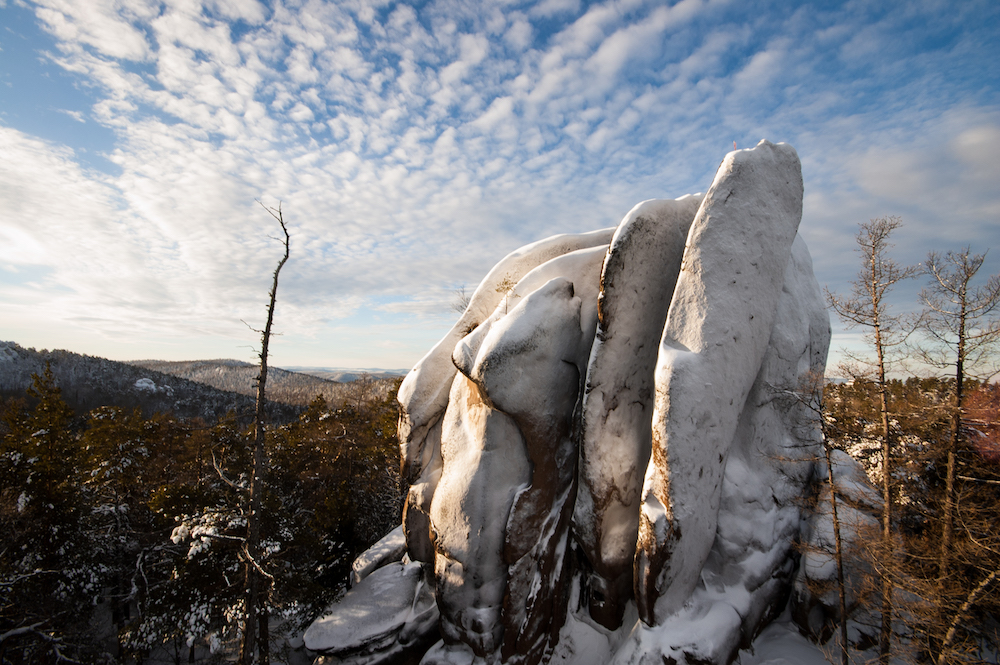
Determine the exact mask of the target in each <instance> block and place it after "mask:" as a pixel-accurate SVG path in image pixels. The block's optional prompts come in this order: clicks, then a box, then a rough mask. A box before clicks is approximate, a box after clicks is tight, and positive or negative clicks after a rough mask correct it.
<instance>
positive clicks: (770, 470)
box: [306, 141, 877, 665]
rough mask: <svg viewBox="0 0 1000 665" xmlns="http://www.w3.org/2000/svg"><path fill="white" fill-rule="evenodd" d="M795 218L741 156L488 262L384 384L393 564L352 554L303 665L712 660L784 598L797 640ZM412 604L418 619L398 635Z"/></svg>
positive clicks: (790, 186) (781, 187)
mask: <svg viewBox="0 0 1000 665" xmlns="http://www.w3.org/2000/svg"><path fill="white" fill-rule="evenodd" d="M801 206H802V177H801V170H800V166H799V161H798V156H797V155H796V153H795V150H794V149H792V148H791V147H789V146H786V145H783V144H777V145H774V144H771V143H768V142H766V141H762V142H761V143H760V144H758V145H757V146H756V147H755V148H753V149H752V150H744V151H737V152H733V153H730V154H729V155H727V156H726V158H725V160H724V161H723V163H722V166H721V167H720V169H719V172H718V174H717V175H716V178H715V181H714V183H713V184H712V187H711V189H710V190H709V191H708V193H707V194H706V195H705V196H704V197H703V198H702V197H700V195H699V196H689V197H682V198H680V199H676V200H666V201H646V202H644V203H641V204H639V205H638V206H636V207H635V208H633V210H632V211H631V212H630V213H629V214H628V215H626V217H625V218H624V219H623V221H622V223H621V224H620V225H619V227H618V228H617V230H610V229H608V230H603V231H598V232H594V233H590V234H580V235H574V236H557V237H555V238H550V239H548V240H543V241H540V242H538V243H534V244H532V245H528V246H527V247H525V248H522V249H520V250H517V251H516V252H514V253H512V254H510V255H508V256H507V257H506V258H504V259H503V260H502V261H501V262H500V263H499V264H498V265H497V266H496V267H495V268H493V270H491V271H490V273H489V274H488V275H487V277H486V278H485V279H484V280H483V282H482V283H481V284H480V285H479V288H477V290H476V292H475V294H474V295H473V297H472V301H471V302H470V304H469V306H468V308H467V309H466V311H465V312H464V313H463V315H462V317H461V318H460V319H459V321H458V322H457V323H456V324H455V326H454V327H453V328H452V330H451V331H450V332H449V333H448V335H447V336H446V337H445V339H443V340H442V341H441V342H440V343H439V344H438V345H437V346H435V347H434V349H432V350H431V352H430V353H428V355H427V356H425V357H424V358H423V359H422V360H421V361H420V362H419V363H418V364H417V366H416V367H415V368H414V369H413V371H411V372H410V374H409V375H408V376H407V377H406V379H405V380H404V382H403V385H402V387H401V388H400V392H399V395H400V397H399V400H400V404H401V406H402V409H403V415H402V417H401V422H400V450H401V456H402V463H403V470H404V475H405V477H406V480H407V481H408V482H410V483H411V487H410V492H409V495H408V497H407V501H406V506H405V510H404V518H403V531H402V534H403V536H404V538H405V542H406V550H407V553H408V557H403V562H408V561H410V560H412V561H414V562H415V563H412V564H410V563H397V562H392V563H387V562H389V561H390V560H392V559H397V558H399V557H400V556H402V552H401V547H400V545H399V535H398V534H396V535H393V536H392V537H391V538H390V541H391V543H392V546H391V547H390V546H389V545H388V543H382V544H379V545H377V546H376V547H375V548H374V549H373V550H372V551H371V552H369V553H366V554H365V555H362V557H360V558H359V560H358V561H359V563H358V564H357V566H358V570H359V571H361V572H359V573H358V577H359V578H360V581H358V583H357V585H356V586H355V587H354V589H352V591H351V592H349V593H348V595H347V596H346V597H345V598H344V600H343V601H342V602H341V603H340V604H338V605H335V606H334V607H332V608H330V610H329V612H328V613H327V615H326V616H325V617H324V618H323V619H321V620H320V622H317V624H314V628H315V627H316V626H319V625H321V622H325V623H322V625H323V626H326V627H325V628H322V629H320V628H317V631H318V632H314V633H311V634H312V635H313V637H312V638H310V637H309V635H310V633H307V640H306V641H307V646H308V645H309V644H312V645H313V646H310V648H316V647H317V646H319V645H321V643H322V645H325V651H324V652H325V653H333V652H334V651H333V646H332V645H333V644H334V642H335V641H337V640H344V643H347V642H350V643H351V644H354V645H356V647H355V651H354V652H352V653H355V654H381V653H390V652H391V653H393V654H396V655H399V654H403V655H405V660H406V661H407V662H410V661H414V662H415V661H416V660H417V659H419V658H420V654H423V656H422V659H421V660H420V662H421V663H423V665H457V664H459V663H463V664H464V663H468V664H471V663H482V664H494V663H501V662H502V663H517V664H525V665H535V664H536V663H584V664H586V663H595V664H596V663H602V664H603V663H617V664H619V665H625V664H629V665H633V664H635V665H638V664H640V663H663V662H671V663H677V664H681V663H689V664H693V663H700V664H701V663H716V664H720V665H721V664H723V663H729V662H732V661H733V659H734V658H736V656H737V653H738V652H739V649H740V648H742V647H746V646H748V645H750V644H751V643H752V642H753V640H754V638H755V637H757V636H758V635H761V634H762V633H761V631H762V630H764V629H765V627H766V626H767V625H768V624H769V623H770V622H771V621H773V620H774V619H775V617H777V616H778V615H779V614H781V612H782V610H783V609H785V608H786V601H787V600H788V598H789V597H790V596H791V603H790V615H791V616H793V617H795V619H796V620H797V621H798V622H799V623H800V624H801V625H802V627H803V629H805V630H807V631H812V632H813V634H815V635H820V634H821V633H822V632H823V631H824V630H825V628H824V627H825V626H826V625H827V624H828V622H829V621H830V614H829V605H828V602H827V600H828V599H827V598H826V597H825V596H823V597H819V596H816V594H815V593H814V592H813V588H815V585H813V584H812V582H814V581H820V582H822V581H823V580H827V579H829V577H828V575H829V564H830V561H829V555H828V553H827V552H818V553H816V554H815V555H814V554H804V555H802V559H803V561H804V564H803V566H802V567H800V568H799V567H798V566H797V564H798V560H799V554H798V553H797V552H796V550H795V549H794V547H793V544H794V543H795V542H798V541H809V542H811V543H813V544H815V545H817V546H819V547H821V548H825V549H826V550H827V551H828V550H829V542H828V541H829V534H830V530H829V527H830V524H829V518H828V512H829V511H828V510H827V509H826V508H825V507H824V506H826V505H828V504H829V500H828V499H827V500H826V501H825V503H824V500H823V499H822V497H823V492H822V485H823V484H824V478H826V477H827V472H826V469H825V467H824V466H822V465H819V464H817V461H816V460H818V459H820V458H821V457H822V454H821V453H822V440H821V437H820V430H819V427H818V413H817V412H816V411H815V409H814V408H813V406H812V405H814V404H815V399H814V398H815V392H814V391H815V390H817V389H818V388H819V387H821V386H822V373H823V369H824V365H825V362H826V353H827V349H828V346H829V340H830V327H829V318H828V315H827V313H826V310H825V308H824V305H823V300H822V297H821V294H820V291H819V287H818V285H817V283H816V280H815V278H814V276H813V270H812V263H811V260H810V257H809V252H808V250H807V249H806V246H805V243H804V242H803V241H802V240H801V238H799V237H798V235H797V228H798V224H799V220H800V216H801ZM853 470H854V467H852V466H851V465H850V462H849V461H848V460H844V459H841V458H840V457H837V458H836V459H835V461H834V477H835V479H836V480H837V481H838V482H840V483H841V484H840V491H841V492H842V493H844V495H845V497H850V499H849V501H850V502H851V504H852V505H851V506H850V510H855V512H856V513H857V519H858V520H861V521H863V520H864V515H865V511H866V510H870V509H871V507H872V506H873V505H874V503H873V501H874V502H877V494H873V493H872V492H870V491H869V489H870V488H867V483H866V481H865V479H864V476H863V474H859V473H854V472H853ZM841 481H842V482H841ZM818 486H819V489H818V490H817V487H818ZM817 495H818V496H820V498H821V500H820V502H819V506H818V507H817V508H816V509H815V510H812V511H811V512H806V509H805V507H804V506H805V505H806V501H804V498H805V497H807V496H817ZM828 495H829V492H827V496H828ZM838 496H840V494H838ZM839 506H840V504H838V507H839ZM850 510H848V509H845V515H846V514H850ZM852 518H853V516H852ZM824 557H826V558H824ZM380 566H381V567H380ZM370 571H374V572H370ZM366 573H367V577H365V576H364V575H365V574H366ZM793 589H794V593H792V591H793ZM431 593H433V599H434V600H435V602H436V608H437V611H439V613H440V617H438V614H434V616H433V625H432V622H431V618H430V615H429V614H427V613H426V612H425V613H422V614H421V615H420V616H422V617H424V618H425V619H426V621H421V622H417V623H419V625H420V626H421V629H422V630H424V631H425V632H419V631H415V630H410V631H409V632H407V630H408V629H406V628H405V626H408V625H410V624H411V623H412V620H411V619H407V618H405V617H409V616H411V615H412V614H413V612H414V611H415V610H413V609H412V608H414V607H416V606H418V605H420V603H422V602H423V599H426V598H427V597H429V596H430V594H431ZM352 594H353V595H352ZM376 596H378V597H381V598H382V599H383V600H382V602H381V604H379V603H376V602H374V600H373V599H374V598H375V597H376ZM376 606H378V609H377V610H376V609H374V608H375V607H376ZM420 607H423V605H420ZM359 608H360V609H359ZM365 608H368V609H365ZM407 608H411V609H407ZM815 608H819V609H818V610H815ZM814 610H815V611H814ZM408 613H409V614H408ZM786 616H788V615H786ZM408 622H410V623H408ZM359 624H364V625H363V626H362V625H359ZM390 625H391V626H404V628H401V629H398V633H397V632H393V631H396V630H397V628H390V627H389V626H390ZM349 626H354V628H349ZM435 627H436V629H435ZM312 630H313V628H310V631H312ZM351 630H355V631H358V632H357V633H352V632H351ZM337 631H339V632H337ZM418 632H419V634H420V635H421V636H426V641H422V638H421V639H420V640H417V639H415V638H414V637H413V635H416V634H417V633H418ZM786 632H787V631H786ZM318 634H322V635H324V636H325V637H324V638H323V639H324V640H325V641H322V640H319V639H318V638H317V637H316V636H317V635H318ZM404 634H406V635H407V636H408V637H407V639H406V640H404V639H403V637H402V635H404ZM394 635H399V637H394ZM763 635H766V636H768V638H767V639H768V640H771V637H770V636H771V635H772V633H763ZM330 636H333V637H330ZM437 637H440V639H439V640H438V641H437V642H436V643H435V644H433V646H430V648H429V650H428V649H427V648H426V647H427V645H429V644H430V642H432V641H433V639H434V638H437ZM310 639H312V642H310ZM759 639H764V638H763V637H762V638H759ZM393 640H396V641H395V642H394V641H393ZM407 640H408V641H407ZM773 641H775V643H778V642H783V641H787V640H785V638H784V637H782V638H781V639H780V640H779V639H777V638H775V640H773ZM416 642H419V643H420V645H421V646H420V648H421V649H424V650H425V651H426V653H424V651H417V650H414V647H413V646H412V645H413V644H415V643H416ZM339 643H340V642H338V644H339ZM404 643H405V645H407V649H409V650H405V651H399V652H396V651H393V650H394V649H396V648H397V647H398V646H400V645H403V644H404ZM768 643H770V642H768ZM803 648H804V649H806V647H803ZM337 653H338V654H339V653H341V652H340V651H338V652H337ZM331 657H332V656H331ZM338 657H345V656H338ZM368 657H369V656H367V655H365V656H363V657H362V656H361V655H355V656H350V657H348V659H347V661H346V662H351V663H362V662H369V661H367V660H363V659H361V660H359V658H368ZM378 657H379V658H381V656H378ZM394 657H395V656H394ZM351 658H354V660H351ZM400 658H401V659H402V656H400ZM771 660H773V659H771ZM372 662H381V661H377V660H376V661H372ZM760 662H770V660H769V661H760ZM774 662H775V663H777V662H780V661H774Z"/></svg>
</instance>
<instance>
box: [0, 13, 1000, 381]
mask: <svg viewBox="0 0 1000 665" xmlns="http://www.w3.org/2000/svg"><path fill="white" fill-rule="evenodd" d="M0 49H2V50H0V155H2V156H3V159H2V160H0V339H7V340H12V341H16V342H18V343H20V344H22V345H25V346H34V347H37V348H43V347H45V348H66V349H69V350H72V351H77V352H82V353H89V354H94V355H101V356H106V357H110V358H115V359H137V358H164V359H177V360H179V359H192V358H208V357H236V358H242V359H248V360H249V359H251V358H252V356H253V347H254V346H255V345H256V344H257V340H256V339H255V337H256V336H255V334H254V333H253V332H251V331H250V330H249V329H248V328H247V327H246V326H245V325H244V324H243V323H242V322H241V320H244V321H247V322H248V323H250V324H251V325H254V326H255V327H261V324H262V322H263V319H264V316H265V309H264V306H265V300H266V295H267V289H268V284H269V280H270V273H271V271H272V270H273V267H274V265H275V263H276V262H277V259H278V258H279V256H280V252H281V248H280V246H279V245H278V244H277V243H276V242H275V241H274V240H272V239H271V238H270V237H269V236H271V235H273V234H274V233H275V232H276V230H277V229H276V226H275V224H274V222H273V220H272V219H271V217H270V216H268V214H267V213H266V212H265V211H263V210H262V209H261V208H260V207H259V206H258V205H257V204H256V203H255V200H256V199H260V200H262V201H263V202H265V203H267V204H270V205H275V204H277V202H278V201H281V202H282V206H283V210H284V212H285V215H286V219H287V221H288V223H289V225H290V228H291V231H292V235H293V237H292V259H291V260H290V262H289V263H288V264H287V266H286V268H285V270H284V272H283V273H282V281H281V285H280V287H279V294H278V296H279V306H278V311H277V323H276V327H277V329H278V330H280V331H281V332H282V333H283V334H282V336H281V337H279V338H277V339H276V340H275V342H274V344H273V346H272V351H273V356H272V362H274V363H275V364H277V365H279V366H280V365H316V366H340V367H407V366H410V365H412V364H413V363H414V362H416V360H418V359H419V357H420V356H421V355H423V353H424V352H425V351H427V350H428V349H429V348H430V347H431V346H432V345H433V344H434V343H435V342H436V340H437V339H438V338H439V337H440V336H441V335H442V334H443V333H444V331H445V330H446V329H447V328H448V327H450V325H451V322H452V319H453V318H454V316H455V314H454V313H453V312H452V311H451V304H452V303H453V301H454V291H455V289H457V288H460V287H462V286H463V285H464V286H466V287H467V288H468V289H469V290H470V291H471V290H472V289H473V288H474V287H475V285H476V284H477V283H478V281H479V279H480V278H481V277H482V276H483V275H484V274H485V273H486V271H487V270H488V269H489V267H490V266H492V265H493V263H495V262H496V261H497V260H498V259H500V258H501V257H502V256H503V255H504V254H506V253H507V252H509V251H511V250H513V249H515V248H517V247H518V246H520V245H523V244H525V243H528V242H531V241H534V240H537V239H540V238H543V237H545V236H548V235H552V234H555V233H562V232H577V231H587V230H592V229H597V228H603V227H607V226H612V225H614V224H616V223H617V222H618V221H619V220H620V219H621V217H622V216H623V215H624V214H625V213H626V212H627V211H628V210H629V209H630V208H631V207H632V206H633V205H634V204H635V203H637V202H639V201H642V200H645V199H650V198H675V197H678V196H681V195H683V194H687V193H693V192H698V191H704V190H706V189H707V188H708V186H709V185H710V184H711V180H712V176H713V175H714V172H715V170H716V168H717V167H718V164H719V163H720V162H721V160H722V158H723V157H724V156H725V154H726V152H727V151H729V150H731V149H732V147H733V142H734V141H735V142H736V144H737V145H738V146H739V147H741V148H745V147H750V146H752V145H754V144H755V143H757V141H758V140H760V139H761V138H767V139H769V140H771V141H775V142H777V141H784V142H787V143H791V144H792V145H793V146H795V147H796V149H797V150H798V152H799V156H800V158H801V160H802V164H803V175H804V179H805V190H806V198H805V206H804V208H805V209H804V214H803V220H802V226H801V233H802V235H803V236H804V237H805V239H806V241H807V243H808V244H809V246H810V248H811V250H812V253H813V259H814V262H815V266H816V272H817V277H818V278H819V281H820V283H821V284H822V285H824V286H829V288H831V289H832V290H835V291H840V292H845V291H846V290H847V289H848V281H849V280H850V279H852V278H853V276H854V274H855V272H856V262H857V257H856V255H855V254H854V252H853V251H852V250H853V247H854V234H855V232H856V230H857V224H858V223H859V222H863V221H866V220H868V219H870V218H873V217H878V216H882V215H899V216H901V217H902V219H903V223H904V226H903V227H902V228H901V229H900V230H899V231H898V232H897V233H896V235H895V238H894V240H895V243H896V247H895V251H894V255H895V258H897V260H899V261H900V262H902V263H914V262H917V261H920V260H921V259H922V258H924V256H925V255H926V253H927V251H928V250H947V249H958V248H961V247H963V246H965V245H970V246H971V247H972V248H973V250H974V251H983V250H985V249H987V248H990V247H992V248H993V249H992V251H991V252H990V254H989V258H988V261H987V264H986V266H985V267H984V269H983V272H984V273H987V272H988V273H990V274H992V273H995V272H997V271H998V270H1000V159H998V157H997V155H998V154H1000V85H998V84H1000V64H998V63H1000V4H998V3H997V2H995V1H994V0H982V1H978V0H970V1H966V2H957V3H956V2H938V1H931V0H928V1H915V2H906V3H899V2H816V3H808V4H802V5H801V6H798V7H796V6H795V5H793V4H789V3H787V2H763V1H757V0H751V1H747V2H742V1H736V0H731V1H725V0H719V1H717V0H682V1H681V2H678V3H674V4H669V3H665V2H642V1H641V0H623V1H621V2H583V1H582V0H543V1H541V2H534V3H532V2H519V1H517V0H498V1H495V2H482V1H480V0H476V1H470V2H465V1H463V0H440V1H428V2H414V3H401V2H388V1H379V0H375V1H364V0H354V1H351V0H340V1H338V2H336V3H333V2H330V3H326V2H319V1H312V0H305V1H302V2H271V3H260V2H256V1H255V0H205V1H200V0H181V1H178V2H167V3H161V2H146V1H143V0H120V1H117V2H116V1H113V0H41V1H40V2H37V3H27V2H22V1H21V0H0ZM919 288H920V283H913V284H910V285H907V286H905V287H903V288H901V289H899V290H898V291H897V297H898V301H899V307H900V308H903V309H905V308H910V307H914V306H915V295H916V292H917V291H918V290H919ZM834 329H835V346H841V345H851V344H854V343H856V340H855V336H854V335H852V334H850V333H848V332H845V331H844V330H843V329H842V328H841V327H840V326H839V324H838V323H837V322H836V321H834Z"/></svg>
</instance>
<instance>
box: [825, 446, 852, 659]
mask: <svg viewBox="0 0 1000 665" xmlns="http://www.w3.org/2000/svg"><path fill="white" fill-rule="evenodd" d="M823 449H824V451H825V452H826V469H827V474H828V476H827V478H828V481H829V484H830V506H831V508H832V509H833V535H834V546H835V550H834V551H835V554H836V556H837V586H838V591H839V592H840V665H848V651H847V650H848V648H849V645H848V642H847V593H846V591H845V588H844V550H843V547H842V545H841V540H840V517H839V516H838V515H837V485H836V483H834V481H833V459H832V457H831V455H830V442H829V441H827V440H826V437H825V436H824V437H823Z"/></svg>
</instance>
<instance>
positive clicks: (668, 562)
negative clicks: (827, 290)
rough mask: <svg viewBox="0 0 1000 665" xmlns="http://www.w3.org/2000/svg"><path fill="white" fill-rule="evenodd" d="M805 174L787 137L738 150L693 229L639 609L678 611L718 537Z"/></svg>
mask: <svg viewBox="0 0 1000 665" xmlns="http://www.w3.org/2000/svg"><path fill="white" fill-rule="evenodd" d="M801 216H802V172H801V167H800V165H799V158H798V155H796V154H795V150H794V149H793V148H792V147H790V146H786V145H774V144H771V143H768V142H766V141H762V142H761V143H760V144H758V146H757V147H756V148H754V149H753V150H739V151H734V152H731V153H729V154H728V155H727V156H726V159H725V160H724V161H723V162H722V166H721V167H720V168H719V172H718V173H717V174H716V176H715V182H713V183H712V187H711V189H709V191H708V194H706V195H705V200H704V201H703V202H702V204H701V208H700V209H699V211H698V215H697V217H696V218H695V220H694V223H693V224H692V226H691V231H690V234H689V235H688V243H687V249H686V250H685V252H684V265H683V266H682V268H681V274H680V276H679V277H678V279H677V287H676V288H675V290H674V297H673V300H672V301H671V303H670V311H669V312H668V314H667V321H666V326H665V327H664V330H663V338H662V340H661V342H660V352H659V357H658V358H657V366H656V403H655V407H654V412H653V438H652V443H653V453H652V459H651V460H650V464H649V467H648V468H647V470H646V478H645V481H644V484H643V493H642V510H641V511H640V514H639V515H640V516H639V541H638V544H637V549H636V564H635V565H636V571H635V575H636V593H637V598H636V600H637V602H638V605H639V616H640V617H642V619H643V621H645V622H646V623H647V624H651V625H652V624H655V623H657V621H658V620H662V619H663V618H664V617H666V616H668V615H670V614H671V613H673V612H676V611H677V610H679V609H680V608H681V607H682V606H683V605H684V603H685V602H686V601H687V599H688V597H689V596H690V595H691V592H692V591H693V590H694V587H695V585H696V584H697V583H698V580H699V572H700V570H701V568H702V566H703V565H704V563H705V560H706V558H707V557H708V553H709V550H710V549H711V547H712V542H713V540H714V538H715V531H716V524H717V520H718V511H719V502H720V500H721V498H722V481H723V476H724V473H725V468H726V458H727V457H728V455H729V449H730V446H731V444H732V441H733V437H734V435H735V434H736V428H737V424H738V420H739V416H740V413H741V412H742V410H743V404H744V402H745V401H746V398H747V395H748V394H749V392H750V388H751V386H752V385H753V382H754V379H755V378H756V376H757V372H758V369H759V368H760V364H761V361H762V360H763V358H764V352H765V351H766V350H767V345H768V341H769V339H770V334H771V325H772V323H773V322H774V316H775V313H776V311H777V305H778V298H779V296H780V295H781V290H782V283H783V281H784V274H785V265H786V264H787V262H788V257H789V253H790V250H791V246H792V241H793V240H794V239H795V234H796V232H797V230H798V226H799V220H800V219H801Z"/></svg>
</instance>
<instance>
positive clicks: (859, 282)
mask: <svg viewBox="0 0 1000 665" xmlns="http://www.w3.org/2000/svg"><path fill="white" fill-rule="evenodd" d="M901 224H902V220H900V218H898V217H879V218H877V219H872V220H870V221H868V222H865V223H862V224H860V225H859V226H860V228H859V230H858V235H857V236H856V241H857V244H858V248H857V251H858V252H859V253H860V254H861V269H860V270H859V271H858V276H857V278H856V279H855V280H854V281H852V282H851V295H850V296H849V297H842V296H839V295H837V294H835V293H831V292H830V291H829V290H827V292H826V297H827V301H828V302H829V303H830V307H831V308H832V309H833V311H835V312H836V313H837V315H838V316H839V317H840V319H841V320H842V321H843V322H844V323H845V324H847V326H848V327H849V328H855V327H861V328H865V329H866V330H867V332H866V333H865V341H866V342H867V343H868V344H869V346H870V347H871V348H872V350H873V351H874V352H875V359H874V360H869V359H865V358H858V357H856V356H851V359H852V360H853V361H855V364H854V366H853V368H852V369H851V370H850V371H851V374H852V375H854V376H859V375H864V374H872V373H874V375H875V381H876V385H877V386H878V392H879V402H880V404H879V407H880V411H881V416H882V499H883V501H884V507H883V509H882V538H883V540H884V542H885V545H886V548H887V550H886V551H891V549H889V548H890V545H891V542H892V505H893V496H892V487H891V476H892V460H891V451H892V446H891V441H890V435H891V430H890V427H889V391H888V384H887V381H886V371H887V367H889V366H890V365H891V363H892V362H893V360H894V359H895V357H896V355H895V352H896V351H897V350H899V349H900V347H901V346H902V344H903V343H904V342H905V341H906V338H907V336H908V326H907V325H906V320H905V319H904V318H903V317H901V316H899V315H893V314H890V311H889V302H888V294H889V293H890V291H891V290H892V288H893V287H894V286H895V285H896V284H898V283H899V282H901V281H903V280H905V279H909V278H911V277H914V276H915V275H917V274H918V269H917V267H915V266H910V267H901V266H899V265H898V264H897V263H896V262H895V261H894V260H892V259H891V258H889V256H888V251H889V249H890V248H891V247H892V245H891V244H890V243H889V236H890V234H891V233H892V232H893V231H895V230H896V229H897V228H899V227H900V225H901ZM893 592H894V589H893V584H892V580H891V578H890V577H889V576H888V575H886V576H884V577H883V584H882V626H881V631H880V635H879V663H880V664H881V665H889V651H890V648H891V635H892V612H893V602H892V600H893Z"/></svg>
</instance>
